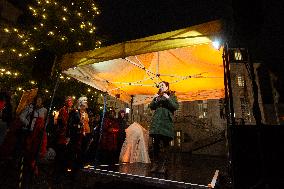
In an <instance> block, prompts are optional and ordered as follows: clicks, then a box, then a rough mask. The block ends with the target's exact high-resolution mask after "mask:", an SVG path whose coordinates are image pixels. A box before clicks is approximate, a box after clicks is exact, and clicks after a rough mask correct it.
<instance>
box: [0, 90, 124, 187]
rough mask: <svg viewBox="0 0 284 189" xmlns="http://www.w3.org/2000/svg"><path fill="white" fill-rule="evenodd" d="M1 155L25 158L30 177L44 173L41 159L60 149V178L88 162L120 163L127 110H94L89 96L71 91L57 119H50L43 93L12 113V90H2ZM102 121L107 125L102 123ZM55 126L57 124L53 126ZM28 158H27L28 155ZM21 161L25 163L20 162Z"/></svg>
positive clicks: (56, 161) (57, 168) (57, 164)
mask: <svg viewBox="0 0 284 189" xmlns="http://www.w3.org/2000/svg"><path fill="white" fill-rule="evenodd" d="M0 100H1V101H0V102H1V103H0V106H1V111H0V112H1V117H0V118H1V119H0V121H1V122H0V123H1V125H0V126H1V136H0V137H1V141H0V142H1V143H0V158H2V159H3V158H4V159H5V158H6V159H14V160H15V161H16V163H17V164H20V163H21V162H24V172H25V173H26V174H25V181H26V182H28V180H30V177H31V176H32V175H36V174H38V167H37V162H38V161H39V160H40V159H42V158H45V157H46V155H47V150H48V149H54V151H55V159H54V174H53V175H54V179H55V181H59V180H60V179H61V178H63V176H64V175H66V173H67V172H71V174H70V175H71V176H72V178H74V179H75V178H76V177H77V173H78V171H79V170H80V168H82V167H83V166H84V165H85V164H87V163H94V162H99V163H118V161H119V154H120V149H121V146H122V144H123V142H124V139H125V136H126V134H125V129H126V127H127V121H126V114H125V111H124V110H121V111H119V115H118V117H117V116H116V112H115V111H114V110H110V111H108V112H106V113H105V116H104V121H103V125H102V120H101V117H102V115H101V114H99V113H95V112H91V110H90V109H89V108H88V102H87V98H86V97H84V96H83V97H80V98H79V99H78V101H76V102H75V103H74V102H73V98H71V97H66V99H65V101H64V103H63V105H62V107H61V108H60V110H59V113H58V117H57V118H56V121H53V117H52V116H49V117H52V119H51V118H49V119H48V115H47V114H48V111H47V108H45V107H44V101H45V99H44V98H43V96H41V95H37V96H36V97H35V98H34V100H33V102H32V103H30V104H28V105H27V106H26V107H25V108H24V109H23V110H22V111H21V112H20V113H19V115H17V116H14V117H13V116H12V115H13V113H12V110H11V104H10V102H9V96H8V95H1V99H0ZM101 126H102V127H101ZM49 127H52V129H50V128H49ZM22 160H24V161H22ZM19 166H21V165H19Z"/></svg>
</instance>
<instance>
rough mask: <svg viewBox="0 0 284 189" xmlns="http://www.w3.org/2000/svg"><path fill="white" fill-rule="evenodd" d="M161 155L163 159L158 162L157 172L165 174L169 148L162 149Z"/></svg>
mask: <svg viewBox="0 0 284 189" xmlns="http://www.w3.org/2000/svg"><path fill="white" fill-rule="evenodd" d="M161 155H162V157H163V158H162V159H161V161H160V166H159V169H158V171H157V172H158V173H160V174H166V173H167V165H168V163H169V148H168V147H166V148H164V149H163V151H162V154H161Z"/></svg>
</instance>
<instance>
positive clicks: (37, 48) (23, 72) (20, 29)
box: [0, 0, 103, 97]
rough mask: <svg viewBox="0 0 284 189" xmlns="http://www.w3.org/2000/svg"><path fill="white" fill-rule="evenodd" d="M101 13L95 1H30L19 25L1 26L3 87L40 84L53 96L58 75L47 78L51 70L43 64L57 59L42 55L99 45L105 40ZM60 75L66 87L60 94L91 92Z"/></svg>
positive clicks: (0, 49)
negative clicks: (100, 33)
mask: <svg viewBox="0 0 284 189" xmlns="http://www.w3.org/2000/svg"><path fill="white" fill-rule="evenodd" d="M99 15H100V10H99V8H98V7H97V4H96V3H95V1H92V0H80V1H75V0H74V1H71V0H60V1H55V0H44V1H43V0H33V1H30V3H29V4H28V5H27V6H26V10H24V11H23V15H22V16H21V18H20V19H19V21H18V24H17V25H10V24H9V23H3V22H2V23H1V25H0V35H1V38H3V39H4V40H2V39H1V40H2V41H1V44H0V62H1V66H0V82H1V86H0V89H1V88H2V89H11V90H16V91H18V92H21V91H23V90H28V89H31V88H36V87H37V88H40V89H41V90H42V91H45V92H46V91H48V92H46V93H47V95H48V96H51V94H49V93H50V92H51V91H52V89H53V87H54V83H55V80H54V79H55V78H50V77H46V75H47V74H46V72H48V71H47V70H46V69H45V68H46V67H45V66H43V65H46V64H51V66H52V64H53V63H54V62H55V61H54V60H46V58H44V56H43V57H41V56H40V55H42V54H43V55H44V54H45V56H46V55H47V54H53V55H56V56H52V57H57V58H60V56H62V55H63V54H65V53H71V52H76V51H84V50H91V49H95V48H99V47H100V46H101V43H102V41H103V39H102V38H101V37H100V36H98V35H97V32H96V31H97V28H96V21H97V19H98V17H99ZM45 52H48V53H45ZM49 66H50V65H49ZM49 66H47V67H49ZM39 68H40V69H39ZM35 73H36V74H35ZM45 74H46V75H45ZM48 74H49V76H50V73H48ZM39 77H41V78H39ZM61 77H62V76H60V87H61V88H62V89H64V90H60V91H62V94H58V95H59V96H64V95H67V94H69V95H74V96H76V97H78V96H80V95H81V94H85V93H89V92H88V91H87V88H88V86H85V85H82V84H79V83H78V82H75V80H73V79H62V78H61ZM72 89H76V90H75V91H74V90H73V91H72Z"/></svg>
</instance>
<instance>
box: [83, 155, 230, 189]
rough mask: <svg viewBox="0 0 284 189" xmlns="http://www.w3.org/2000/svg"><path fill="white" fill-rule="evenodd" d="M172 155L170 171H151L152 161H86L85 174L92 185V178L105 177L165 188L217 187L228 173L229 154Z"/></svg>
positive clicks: (86, 181) (87, 181)
mask: <svg viewBox="0 0 284 189" xmlns="http://www.w3.org/2000/svg"><path fill="white" fill-rule="evenodd" d="M171 157H172V158H171V161H170V162H169V164H168V171H167V174H159V173H151V172H150V169H151V164H144V163H122V164H114V165H102V164H97V165H86V166H85V167H84V169H83V175H84V176H83V178H85V179H86V180H85V183H88V184H87V185H89V187H91V185H92V178H94V177H95V178H97V179H98V177H101V179H103V178H104V177H105V178H108V179H110V178H111V179H113V180H118V181H126V182H133V183H138V184H143V185H147V186H156V187H161V188H210V187H211V186H213V187H214V185H215V182H216V179H217V178H218V176H219V174H226V173H227V160H226V158H225V157H216V156H206V155H192V154H188V153H173V154H172V156H171ZM97 179H96V180H97ZM93 184H95V183H93Z"/></svg>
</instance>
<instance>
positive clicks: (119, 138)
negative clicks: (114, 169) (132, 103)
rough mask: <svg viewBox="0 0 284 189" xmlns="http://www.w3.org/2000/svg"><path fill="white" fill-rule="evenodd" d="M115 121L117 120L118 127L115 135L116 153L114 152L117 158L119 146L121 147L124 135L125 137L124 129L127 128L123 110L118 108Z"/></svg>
mask: <svg viewBox="0 0 284 189" xmlns="http://www.w3.org/2000/svg"><path fill="white" fill-rule="evenodd" d="M117 121H118V125H119V128H118V135H117V153H116V156H117V158H119V154H120V151H121V147H122V145H123V142H124V140H125V137H126V132H125V129H126V128H127V124H126V117H125V111H124V110H120V111H119V112H118V118H117Z"/></svg>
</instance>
